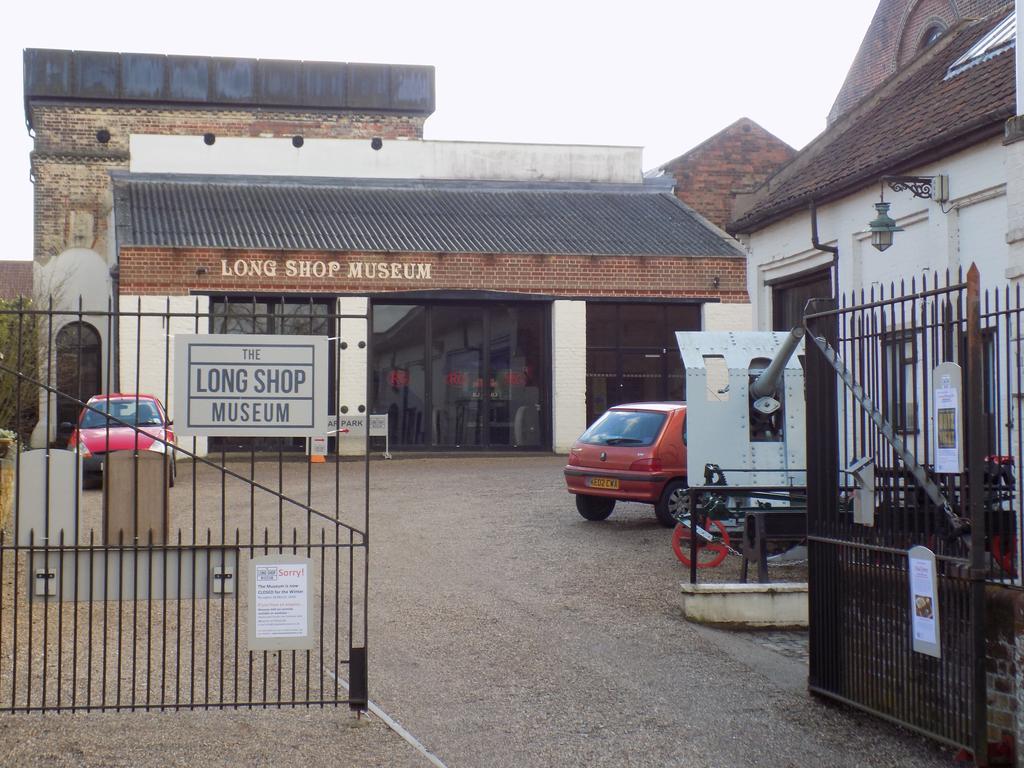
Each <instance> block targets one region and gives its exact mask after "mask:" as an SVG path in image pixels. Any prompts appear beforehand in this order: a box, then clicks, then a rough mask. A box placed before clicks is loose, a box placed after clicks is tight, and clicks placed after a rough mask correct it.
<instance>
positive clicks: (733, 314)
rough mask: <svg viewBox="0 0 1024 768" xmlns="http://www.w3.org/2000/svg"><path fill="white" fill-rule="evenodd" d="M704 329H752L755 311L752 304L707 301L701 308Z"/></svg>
mask: <svg viewBox="0 0 1024 768" xmlns="http://www.w3.org/2000/svg"><path fill="white" fill-rule="evenodd" d="M700 328H701V330H702V331H750V330H753V328H754V313H753V308H752V307H751V305H750V304H720V303H713V302H710V301H709V302H707V303H705V304H702V305H701V308H700Z"/></svg>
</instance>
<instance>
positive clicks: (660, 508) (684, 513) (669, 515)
mask: <svg viewBox="0 0 1024 768" xmlns="http://www.w3.org/2000/svg"><path fill="white" fill-rule="evenodd" d="M687 487H688V486H687V485H686V481H685V480H673V481H672V482H671V483H669V484H668V485H666V486H665V491H664V492H663V493H662V494H661V498H660V499H659V500H658V503H657V504H655V505H654V514H655V516H656V517H657V518H658V522H659V523H661V524H662V525H663V526H665V527H666V528H674V527H675V525H676V523H678V522H679V521H680V520H681V519H683V518H688V517H689V516H690V494H689V493H687Z"/></svg>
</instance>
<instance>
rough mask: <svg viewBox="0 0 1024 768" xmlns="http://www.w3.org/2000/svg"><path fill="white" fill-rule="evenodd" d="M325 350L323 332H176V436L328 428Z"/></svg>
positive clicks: (283, 433)
mask: <svg viewBox="0 0 1024 768" xmlns="http://www.w3.org/2000/svg"><path fill="white" fill-rule="evenodd" d="M327 350H328V344H327V338H326V337H324V336H267V335H250V334H217V335H178V336H175V338H174V360H175V364H174V413H175V416H176V424H175V426H176V427H177V431H178V434H179V435H194V436H228V435H230V436H236V437H242V436H248V437H271V436H274V437H316V436H322V435H325V434H327V366H328V354H327Z"/></svg>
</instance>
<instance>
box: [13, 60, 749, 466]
mask: <svg viewBox="0 0 1024 768" xmlns="http://www.w3.org/2000/svg"><path fill="white" fill-rule="evenodd" d="M25 100H26V116H27V119H28V121H29V124H30V126H31V128H32V129H33V132H34V135H35V149H34V151H33V154H32V168H33V176H34V179H35V184H36V187H35V195H36V199H35V205H36V230H35V231H36V248H35V257H36V261H37V264H38V265H39V266H40V271H41V273H42V274H45V275H48V276H49V277H48V279H49V280H50V281H51V283H52V284H54V285H58V286H59V288H60V296H61V301H63V302H64V303H65V305H68V306H70V305H73V304H75V303H76V302H77V299H78V296H79V295H81V296H82V297H83V298H82V300H83V304H84V305H85V308H86V309H87V310H88V309H103V308H105V306H106V303H107V301H108V298H110V297H112V300H113V302H114V303H113V306H114V307H115V308H116V307H122V308H125V309H126V310H128V309H131V310H137V309H138V308H140V307H141V308H143V309H146V308H161V309H162V308H164V307H168V306H171V307H174V308H179V309H181V308H185V310H186V311H189V312H191V311H199V312H201V313H204V314H205V313H207V312H208V313H209V314H210V319H209V322H208V325H209V327H208V328H201V329H199V330H200V331H202V332H210V333H218V332H249V333H252V332H266V333H282V332H285V333H288V332H292V333H297V332H305V333H309V332H313V333H316V334H318V335H326V336H330V337H337V336H338V335H339V333H340V331H339V329H338V328H337V327H329V326H331V323H333V321H332V320H323V321H322V322H321V321H318V320H316V317H321V318H331V317H333V316H335V315H337V314H342V313H352V312H361V311H364V310H368V311H369V314H370V316H371V318H372V319H371V326H372V327H371V328H369V329H366V328H359V327H352V326H349V327H347V328H345V329H344V333H346V334H349V333H352V334H355V335H356V336H360V337H362V338H367V337H369V340H370V341H371V343H370V345H369V350H370V351H369V353H367V351H366V350H365V349H364V348H363V347H361V346H350V347H348V348H347V349H346V350H344V351H342V352H339V362H338V365H337V367H336V369H335V371H333V372H332V378H334V379H336V381H335V383H336V386H335V387H334V391H335V392H336V397H335V399H334V402H332V405H331V408H332V412H333V413H338V414H341V413H348V412H356V411H357V410H365V409H367V408H368V409H369V410H370V412H380V413H388V414H389V415H390V416H391V418H390V423H389V429H390V430H391V438H392V445H393V446H395V447H399V448H408V449H416V448H443V449H448V448H487V449H516V448H532V449H554V450H565V449H566V448H567V446H568V444H569V443H570V442H571V441H572V440H573V439H574V438H575V437H576V436H577V435H578V434H579V432H580V431H582V429H583V428H584V427H585V425H586V423H587V421H588V420H589V419H591V418H593V417H594V416H595V415H597V414H599V413H600V412H601V411H602V410H603V409H604V408H605V407H607V406H608V405H611V404H614V403H617V402H623V401H627V400H642V399H657V398H674V399H679V398H681V397H682V396H683V389H682V388H683V381H684V378H683V375H682V370H681V367H680V363H679V362H678V355H677V354H675V353H674V352H673V344H672V338H671V331H674V330H693V329H700V328H728V327H737V326H738V327H747V326H748V325H749V304H748V302H747V296H746V287H745V260H744V257H743V254H742V252H741V251H740V250H738V249H737V247H736V246H735V245H734V243H733V242H732V240H731V238H729V237H728V236H727V235H726V234H725V233H724V232H722V231H721V230H719V229H717V228H716V227H714V226H713V225H711V224H709V223H708V222H707V221H705V220H704V219H703V218H702V217H700V216H699V215H697V214H695V213H694V211H693V210H691V209H690V208H689V207H687V206H686V205H684V204H682V203H680V202H679V201H678V200H677V199H676V198H675V197H674V196H673V194H672V189H671V183H670V182H666V181H665V180H645V179H644V178H643V175H642V173H641V168H640V150H639V149H638V148H628V147H627V148H615V147H611V148H609V147H574V146H543V145H509V144H480V143H466V142H429V141H424V140H423V139H422V136H423V124H424V121H425V120H426V119H427V117H428V116H429V115H430V114H431V112H432V111H433V108H434V87H433V70H432V69H431V68H429V67H413V66H392V65H362V64H359V65H355V64H325V63H309V62H264V61H257V60H235V59H213V58H203V57H173V56H171V57H164V56H149V55H140V54H116V53H83V52H70V51H43V50H28V51H26V52H25ZM72 297H73V298H72ZM296 314H302V315H303V316H304V318H305V319H304V320H303V321H302V322H294V321H293V320H294V318H293V316H294V315H296ZM289 318H292V319H289ZM71 325H74V324H73V323H72V324H71ZM300 326H301V328H300ZM303 329H305V330H303ZM81 330H82V329H81V328H80V327H78V326H75V327H74V331H75V332H74V333H73V334H71V333H69V334H68V337H69V340H70V339H73V340H79V339H81V338H82V337H83V334H82V333H81ZM86 330H87V333H86V334H85V336H87V337H88V339H87V340H88V342H89V343H90V344H91V345H93V347H99V348H100V349H102V350H104V354H107V352H106V351H107V350H110V349H111V348H112V347H113V348H114V349H115V351H116V348H117V346H118V345H119V344H121V345H127V344H129V343H131V344H133V345H134V343H135V336H134V334H135V333H136V332H137V329H133V328H131V327H128V326H126V325H124V324H123V323H122V324H120V325H118V324H117V323H115V324H114V325H113V326H112V329H111V330H107V329H105V328H102V327H94V328H88V329H86ZM58 348H61V347H60V346H59V345H58ZM133 348H134V347H133ZM67 354H69V355H71V354H76V350H75V349H73V348H70V347H69V350H68V352H67ZM129 358H130V356H121V358H120V359H119V360H118V362H117V364H116V365H114V366H113V367H112V372H111V374H110V376H109V378H111V379H112V380H111V381H107V380H106V378H107V374H106V373H105V372H104V371H103V370H97V371H96V372H95V376H94V377H93V378H92V380H90V381H88V382H87V383H86V385H85V386H84V387H83V388H82V389H81V391H80V394H81V395H83V396H87V395H89V394H92V392H93V391H103V390H107V389H122V390H124V389H126V388H131V387H134V386H136V385H137V386H139V387H140V388H142V389H148V390H150V391H156V392H163V391H164V388H165V385H164V383H163V382H164V380H165V376H164V366H165V363H164V361H163V360H162V359H153V360H142V361H141V364H140V365H139V366H138V368H136V366H135V362H134V360H132V359H129ZM172 365H173V362H172ZM56 368H57V370H60V366H59V365H58V366H56ZM101 368H102V366H101ZM367 368H369V369H370V371H371V380H372V382H373V383H372V385H371V390H372V391H371V392H370V394H369V397H370V402H369V403H366V402H364V400H365V399H366V394H365V382H366V380H367V379H366V375H365V372H366V370H367ZM57 385H58V389H60V388H61V385H60V382H58V383H57ZM90 390H91V391H90ZM334 409H336V410H334ZM68 415H69V414H57V413H54V414H51V417H50V420H49V424H50V427H49V432H48V433H47V432H46V424H45V423H44V424H43V426H42V427H41V428H40V432H39V434H38V435H37V439H38V440H40V441H42V440H45V439H46V437H47V434H48V436H49V438H50V439H54V436H55V430H54V428H53V426H52V425H53V424H56V423H60V422H61V421H63V420H65V418H66V417H67V416H68ZM172 416H173V414H172ZM221 447H224V446H221Z"/></svg>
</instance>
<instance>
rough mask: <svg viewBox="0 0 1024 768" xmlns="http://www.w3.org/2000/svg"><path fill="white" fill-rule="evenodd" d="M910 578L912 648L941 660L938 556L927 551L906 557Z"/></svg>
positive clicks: (921, 549) (918, 550) (916, 550)
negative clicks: (936, 569) (937, 576)
mask: <svg viewBox="0 0 1024 768" xmlns="http://www.w3.org/2000/svg"><path fill="white" fill-rule="evenodd" d="M907 560H908V564H909V570H910V573H909V576H910V626H911V633H912V647H913V649H914V650H915V651H916V652H917V653H924V654H926V655H928V656H934V657H935V658H940V657H941V648H940V643H939V600H938V583H937V579H936V576H935V554H934V553H933V552H932V551H931V550H930V549H928V548H927V547H913V548H912V549H911V550H910V551H909V552H908V553H907Z"/></svg>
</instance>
